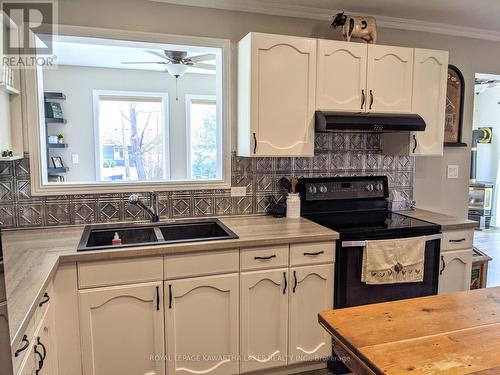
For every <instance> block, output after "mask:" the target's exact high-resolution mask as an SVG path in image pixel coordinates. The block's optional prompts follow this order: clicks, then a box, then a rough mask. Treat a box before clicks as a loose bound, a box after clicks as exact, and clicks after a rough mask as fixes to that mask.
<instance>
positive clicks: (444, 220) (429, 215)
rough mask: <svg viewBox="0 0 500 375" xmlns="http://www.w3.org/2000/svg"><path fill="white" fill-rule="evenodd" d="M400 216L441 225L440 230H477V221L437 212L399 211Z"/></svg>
mask: <svg viewBox="0 0 500 375" xmlns="http://www.w3.org/2000/svg"><path fill="white" fill-rule="evenodd" d="M399 213H400V214H402V215H405V216H410V217H414V218H415V219H420V220H424V221H428V222H431V223H434V224H439V225H441V230H443V231H446V230H458V229H472V228H477V227H478V226H479V223H478V222H477V221H472V220H468V219H462V218H459V217H456V216H450V215H445V214H440V213H437V212H432V211H427V210H422V209H420V208H416V209H414V210H411V211H400V212H399Z"/></svg>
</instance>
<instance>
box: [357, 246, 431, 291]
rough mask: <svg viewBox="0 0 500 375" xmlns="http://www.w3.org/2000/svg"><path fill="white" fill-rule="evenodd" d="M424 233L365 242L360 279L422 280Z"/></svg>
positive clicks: (388, 281) (384, 281)
mask: <svg viewBox="0 0 500 375" xmlns="http://www.w3.org/2000/svg"><path fill="white" fill-rule="evenodd" d="M424 259H425V236H421V237H410V238H397V239H392V240H373V241H371V240H368V241H365V248H364V250H363V263H362V266H361V267H362V268H361V281H362V282H365V283H366V284H370V285H376V284H396V283H418V282H422V281H423V280H424Z"/></svg>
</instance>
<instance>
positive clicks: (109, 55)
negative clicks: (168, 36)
mask: <svg viewBox="0 0 500 375" xmlns="http://www.w3.org/2000/svg"><path fill="white" fill-rule="evenodd" d="M164 49H167V50H175V51H186V52H188V56H196V55H201V54H204V53H214V49H213V48H207V49H206V50H203V49H200V47H193V48H189V47H188V46H176V45H167V44H161V45H160V44H156V45H152V44H148V45H144V44H141V43H138V42H126V41H120V42H118V41H116V40H106V39H94V38H81V37H73V36H59V37H58V38H57V39H56V40H55V41H54V52H55V55H56V56H57V63H58V64H59V65H75V66H90V67H101V68H112V69H136V70H151V71H166V68H165V65H162V64H137V65H136V64H130V65H129V64H122V62H125V61H162V59H161V58H160V57H157V56H155V55H154V54H151V53H150V52H151V51H153V52H156V53H160V54H163V50H164ZM163 61H165V60H163ZM205 63H208V64H213V65H215V60H213V61H206V62H205ZM187 73H201V74H215V71H210V70H205V69H197V68H194V67H189V68H188V70H187Z"/></svg>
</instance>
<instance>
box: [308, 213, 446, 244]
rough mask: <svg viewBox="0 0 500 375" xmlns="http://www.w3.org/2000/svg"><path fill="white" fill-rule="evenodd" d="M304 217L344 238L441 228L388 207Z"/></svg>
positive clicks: (403, 234) (412, 233) (414, 233)
mask: <svg viewBox="0 0 500 375" xmlns="http://www.w3.org/2000/svg"><path fill="white" fill-rule="evenodd" d="M304 217H306V218H307V219H309V220H312V221H314V222H315V223H318V224H320V225H323V226H325V227H327V228H330V229H333V230H334V231H336V232H339V234H340V238H341V239H342V240H346V239H365V240H366V239H374V238H390V237H394V238H395V237H409V236H418V235H427V234H435V233H439V231H440V230H441V227H440V226H439V225H437V224H433V223H429V222H427V221H423V220H418V219H414V218H411V217H408V216H404V215H401V214H397V213H394V212H391V211H386V210H376V211H355V212H336V213H318V214H307V215H304Z"/></svg>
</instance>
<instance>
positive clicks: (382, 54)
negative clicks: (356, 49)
mask: <svg viewBox="0 0 500 375" xmlns="http://www.w3.org/2000/svg"><path fill="white" fill-rule="evenodd" d="M367 66H368V76H367V77H368V78H367V99H366V100H367V104H366V111H367V112H394V113H410V112H411V101H412V87H413V48H404V47H393V46H378V45H369V46H368V64H367Z"/></svg>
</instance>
